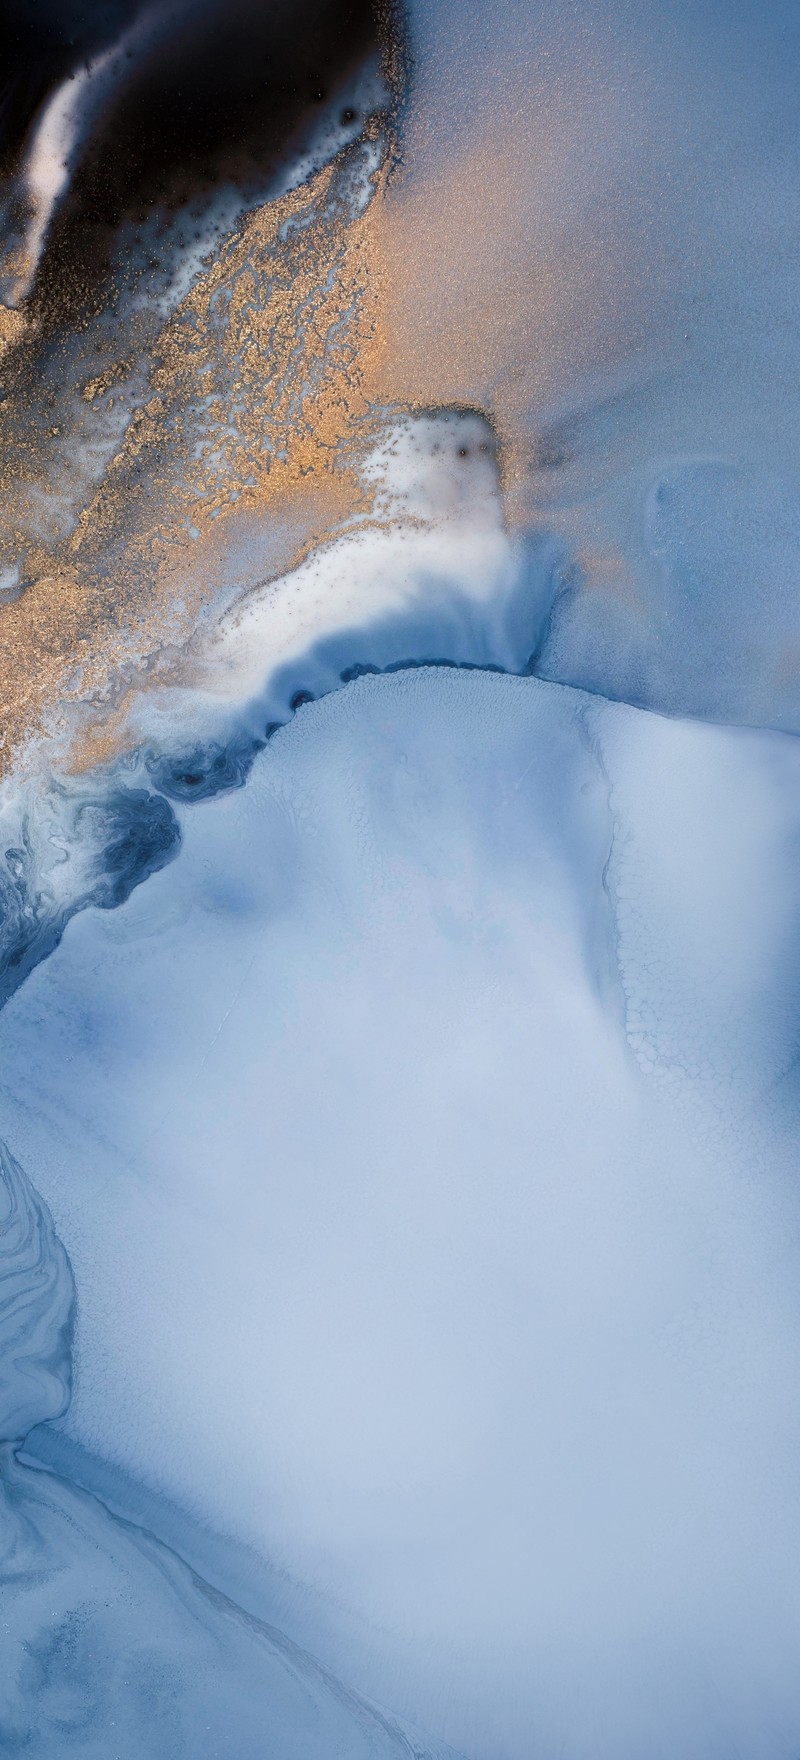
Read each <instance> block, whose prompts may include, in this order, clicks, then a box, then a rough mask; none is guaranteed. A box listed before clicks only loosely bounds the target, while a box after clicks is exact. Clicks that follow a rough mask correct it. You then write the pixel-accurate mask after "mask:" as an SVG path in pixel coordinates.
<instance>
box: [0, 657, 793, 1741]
mask: <svg viewBox="0 0 800 1760" xmlns="http://www.w3.org/2000/svg"><path fill="white" fill-rule="evenodd" d="M798 763H800V757H799V756H798V752H797V748H796V743H795V741H794V740H792V739H790V738H787V737H785V736H781V735H777V734H760V733H754V732H749V731H746V730H723V729H718V728H710V727H703V726H700V725H697V726H691V725H689V724H682V723H674V722H669V721H665V720H661V719H659V718H657V717H651V716H649V715H646V714H643V713H642V712H640V711H635V710H631V709H628V708H626V707H624V706H614V705H608V704H604V703H601V702H599V701H598V700H597V699H592V698H588V697H584V696H582V695H581V694H580V693H575V692H572V691H569V690H566V689H564V688H563V687H557V686H553V685H547V684H542V683H539V682H538V681H535V680H520V679H509V678H502V677H498V676H496V675H481V674H478V673H474V672H467V673H464V672H461V673H455V672H450V671H448V672H441V671H416V672H412V673H403V674H397V675H395V676H393V677H389V678H379V679H373V678H368V679H361V680H360V681H359V682H357V683H356V684H355V685H353V686H352V688H351V689H349V690H347V691H344V692H340V693H339V694H338V695H335V696H330V697H328V698H327V699H326V700H325V701H324V702H322V703H317V704H312V705H306V706H305V707H303V708H301V709H300V710H299V711H298V713H297V714H296V716H295V717H294V719H293V721H292V722H291V724H290V726H288V727H287V728H285V729H283V730H282V731H281V732H279V733H278V734H277V735H276V736H275V737H274V738H273V739H272V740H271V741H270V742H269V744H268V745H267V747H266V749H265V750H264V751H263V752H262V753H261V754H259V755H258V756H257V757H256V759H255V761H254V764H253V767H252V769H251V772H250V777H249V780H248V781H247V783H246V785H245V786H244V787H243V788H241V789H238V790H234V791H233V792H229V793H227V794H224V795H220V796H218V797H217V798H216V799H213V800H210V801H207V802H206V803H205V804H204V805H202V806H199V807H197V808H186V807H184V806H183V805H182V804H181V803H180V802H176V810H177V811H178V813H179V814H180V816H181V818H182V829H183V845H182V849H181V853H180V855H179V858H178V859H177V861H175V862H173V863H172V864H171V865H170V866H169V867H167V868H165V869H163V870H162V871H161V872H160V873H159V874H156V875H154V876H153V877H152V878H151V879H150V880H149V881H148V882H147V885H146V886H143V887H141V888H140V889H139V890H138V891H136V892H135V893H134V894H133V895H132V896H131V897H130V899H129V900H128V902H127V904H124V905H123V906H121V907H120V909H118V910H116V911H114V912H112V913H107V912H99V911H97V910H95V909H94V908H92V907H91V906H90V907H89V908H88V909H87V910H85V911H84V912H83V913H82V914H81V915H79V916H77V917H75V918H74V919H73V920H72V921H71V923H70V924H69V926H68V928H67V930H66V933H65V935H64V938H63V940H62V943H61V945H60V947H59V948H58V950H57V951H56V952H55V953H53V954H52V955H51V957H50V959H49V960H48V961H47V962H46V963H45V964H43V965H40V966H39V967H38V969H37V970H36V971H35V972H34V973H33V974H32V975H31V977H30V978H29V979H28V981H27V982H26V984H25V985H24V986H23V987H22V989H20V990H19V991H18V993H17V995H16V996H15V997H14V998H13V999H12V1001H11V1002H10V1003H9V1004H8V1006H7V1008H6V1010H5V1012H4V1014H3V1016H2V1017H1V1018H0V1049H1V1053H2V1068H3V1108H4V1117H5V1119H6V1121H7V1123H6V1128H7V1130H8V1132H9V1134H10V1135H12V1136H13V1141H14V1143H15V1146H17V1148H18V1151H19V1153H20V1155H21V1156H22V1157H23V1158H25V1159H26V1160H27V1162H28V1164H29V1165H30V1166H31V1167H34V1166H35V1168H36V1178H37V1182H38V1184H39V1186H40V1189H41V1191H42V1193H43V1195H44V1196H45V1198H46V1199H47V1201H48V1203H49V1204H50V1206H51V1208H52V1211H53V1214H54V1216H55V1219H56V1223H57V1226H58V1230H59V1234H60V1236H61V1238H62V1239H63V1241H64V1243H65V1246H66V1247H67V1249H68V1251H69V1253H70V1257H71V1260H72V1263H73V1266H74V1270H75V1276H76V1281H77V1285H78V1289H79V1291H80V1305H79V1315H78V1329H77V1348H76V1387H75V1394H74V1399H73V1403H72V1406H71V1409H70V1412H69V1413H68V1415H67V1418H66V1420H65V1432H66V1434H67V1435H68V1436H69V1437H72V1438H74V1439H75V1440H77V1441H78V1442H79V1443H80V1444H81V1445H82V1447H83V1448H84V1449H86V1450H88V1451H89V1452H90V1453H91V1454H93V1455H94V1456H97V1457H102V1458H103V1459H105V1460H108V1461H111V1462H112V1463H117V1465H118V1466H120V1467H122V1468H124V1469H125V1470H126V1471H127V1472H128V1473H129V1474H130V1475H132V1476H133V1477H134V1479H138V1480H141V1481H144V1482H145V1483H146V1484H149V1485H150V1486H151V1487H153V1488H154V1489H156V1490H159V1491H161V1492H164V1493H168V1494H169V1496H170V1497H171V1498H172V1499H173V1500H174V1501H175V1502H176V1503H177V1504H178V1505H179V1506H183V1507H184V1508H186V1509H188V1510H189V1511H190V1512H191V1513H192V1514H193V1516H194V1518H195V1519H196V1520H198V1521H199V1522H200V1523H202V1524H205V1525H206V1527H207V1528H209V1529H211V1530H213V1529H214V1528H216V1529H218V1530H221V1531H224V1532H227V1533H228V1534H229V1535H231V1536H233V1537H236V1538H238V1539H239V1540H240V1541H243V1542H245V1543H246V1544H248V1545H250V1546H251V1547H253V1548H255V1549H256V1551H257V1552H259V1553H260V1554H261V1556H262V1557H263V1558H264V1559H265V1561H267V1565H268V1569H266V1570H265V1578H264V1584H263V1585H262V1587H261V1588H260V1589H259V1588H258V1586H257V1585H256V1586H253V1584H251V1585H250V1588H249V1591H248V1595H246V1596H245V1597H244V1599H245V1601H246V1602H248V1604H249V1605H251V1606H252V1609H253V1611H254V1612H256V1613H257V1612H259V1611H262V1610H264V1609H269V1608H270V1607H274V1605H275V1601H276V1598H277V1599H279V1600H280V1604H281V1622H280V1623H281V1625H282V1629H283V1630H285V1631H287V1632H288V1633H289V1635H290V1636H291V1637H292V1638H293V1639H295V1641H297V1642H298V1643H300V1644H301V1645H304V1646H308V1647H309V1648H310V1649H312V1650H313V1651H314V1653H315V1654H317V1655H319V1656H320V1657H321V1658H322V1659H323V1661H324V1662H325V1663H326V1664H327V1665H329V1666H330V1667H332V1668H333V1669H334V1670H335V1672H336V1673H337V1674H338V1675H341V1676H342V1677H343V1678H345V1679H347V1680H348V1681H350V1682H352V1683H353V1684H354V1685H355V1686H357V1687H358V1688H360V1689H361V1690H362V1691H364V1692H367V1693H368V1694H370V1695H371V1696H374V1697H376V1698H378V1699H380V1700H381V1701H382V1702H384V1703H388V1704H391V1705H393V1706H394V1707H396V1708H397V1710H398V1711H400V1712H402V1713H404V1714H405V1715H408V1716H411V1717H413V1718H414V1719H415V1720H418V1721H420V1722H422V1723H423V1724H425V1725H426V1726H427V1727H428V1728H429V1729H431V1730H432V1731H433V1732H434V1734H435V1735H437V1736H440V1737H441V1738H442V1739H447V1740H450V1741H453V1742H454V1743H456V1744H457V1745H459V1746H460V1747H462V1748H463V1749H465V1750H466V1751H467V1752H469V1753H470V1754H475V1755H479V1756H487V1757H489V1756H493V1755H495V1754H497V1753H498V1752H501V1753H507V1754H509V1755H513V1756H519V1757H520V1760H522V1757H523V1756H527V1755H528V1754H529V1753H530V1752H531V1747H532V1744H534V1743H535V1744H536V1745H537V1746H539V1747H540V1748H541V1749H542V1751H544V1752H551V1751H559V1748H561V1750H562V1751H563V1752H564V1753H566V1754H568V1755H570V1756H572V1755H575V1756H584V1755H585V1756H587V1760H588V1756H590V1755H591V1756H592V1757H594V1756H600V1755H602V1756H606V1755H607V1756H609V1760H610V1757H611V1756H614V1757H615V1760H618V1757H620V1756H626V1757H627V1756H630V1760H634V1757H636V1760H638V1757H639V1756H640V1755H641V1754H642V1753H643V1752H648V1753H653V1754H659V1753H663V1754H664V1755H665V1756H667V1755H674V1754H675V1753H676V1752H696V1753H698V1754H703V1755H706V1754H707V1755H710V1756H715V1757H716V1756H720V1760H721V1757H722V1756H723V1755H724V1756H727V1755H729V1753H730V1751H731V1744H732V1743H735V1745H736V1748H737V1750H738V1751H739V1752H740V1753H742V1754H744V1755H747V1756H761V1755H769V1756H775V1760H778V1757H779V1756H780V1757H783V1756H786V1760H789V1756H791V1755H792V1754H793V1753H794V1751H795V1749H796V1744H797V1732H798V1729H800V1690H798V1685H797V1669H796V1656H797V1648H798V1643H800V1590H799V1589H798V1581H800V1577H799V1576H798V1569H797V1566H798V1562H799V1556H798V1555H799V1554H800V1493H798V1486H797V1478H796V1471H795V1460H796V1454H797V1446H798V1441H800V1434H799V1432H800V1400H799V1399H798V1393H799V1392H800V1389H799V1388H798V1377H797V1369H796V1361H795V1345H794V1341H795V1339H796V1337H797V1327H798V1324H800V1312H798V1302H799V1301H800V1297H799V1296H798V1282H797V1275H796V1272H797V1265H796V1241H797V1233H798V1224H799V1223H800V1212H799V1211H798V1196H797V1192H796V1186H795V1183H794V1178H793V1175H794V1166H795V1159H796V1157H795V1149H794V1140H793V1130H794V1127H795V1123H796V1081H795V1075H794V1060H795V1055H796V1036H797V1003H796V987H795V983H794V971H795V963H796V950H797V912H796V902H795V898H794V885H793V868H794V861H795V851H796V842H797V835H798V810H797V772H798ZM765 898H769V900H770V910H769V913H768V914H766V913H765V911H764V908H763V906H764V899H765ZM165 1414H168V1420H167V1419H166V1418H165ZM31 1447H32V1448H33V1449H34V1450H35V1447H36V1440H35V1437H34V1438H33V1440H32V1442H31ZM48 1451H49V1453H48ZM44 1452H45V1455H46V1456H47V1458H50V1459H51V1460H52V1459H54V1458H57V1455H58V1451H56V1456H54V1455H53V1452H52V1446H51V1445H50V1444H45V1446H44ZM61 1458H62V1460H64V1459H66V1457H65V1456H63V1455H62V1457H61ZM86 1470H87V1472H88V1473H89V1477H91V1467H89V1468H87V1469H86ZM95 1471H96V1472H98V1473H99V1474H100V1479H101V1480H102V1469H101V1468H95ZM160 1508H161V1517H160V1519H161V1521H162V1523H164V1524H165V1526H166V1530H167V1531H166V1533H165V1535H164V1537H165V1538H166V1539H167V1540H169V1538H170V1534H169V1522H170V1517H169V1506H168V1504H167V1503H163V1504H162V1505H160ZM198 1532H201V1530H198ZM194 1544H195V1546H196V1547H197V1548H198V1549H199V1552H200V1555H201V1556H202V1545H203V1542H202V1539H201V1538H200V1539H197V1538H196V1540H195V1542H194ZM193 1562H194V1558H193ZM276 1572H277V1573H278V1578H279V1580H280V1581H281V1582H282V1584H283V1586H282V1589H281V1592H280V1596H277V1591H276V1589H275V1586H274V1585H275V1573H276ZM286 1572H288V1573H289V1579H290V1580H289V1581H288V1582H287V1580H286V1579H285V1578H284V1577H282V1575H281V1573H286ZM205 1574H209V1575H212V1576H213V1577H214V1580H215V1581H219V1582H220V1583H221V1586H222V1587H224V1586H225V1582H224V1565H220V1564H219V1560H218V1558H217V1559H216V1560H215V1563H214V1568H213V1569H211V1567H207V1570H206V1573H205ZM291 1581H294V1582H295V1583H296V1584H297V1585H298V1586H297V1587H296V1588H295V1589H294V1590H293V1589H292V1587H291ZM303 1584H309V1585H312V1586H313V1589H314V1590H315V1591H316V1594H310V1593H309V1591H308V1589H304V1588H303ZM248 1597H249V1600H248Z"/></svg>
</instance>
